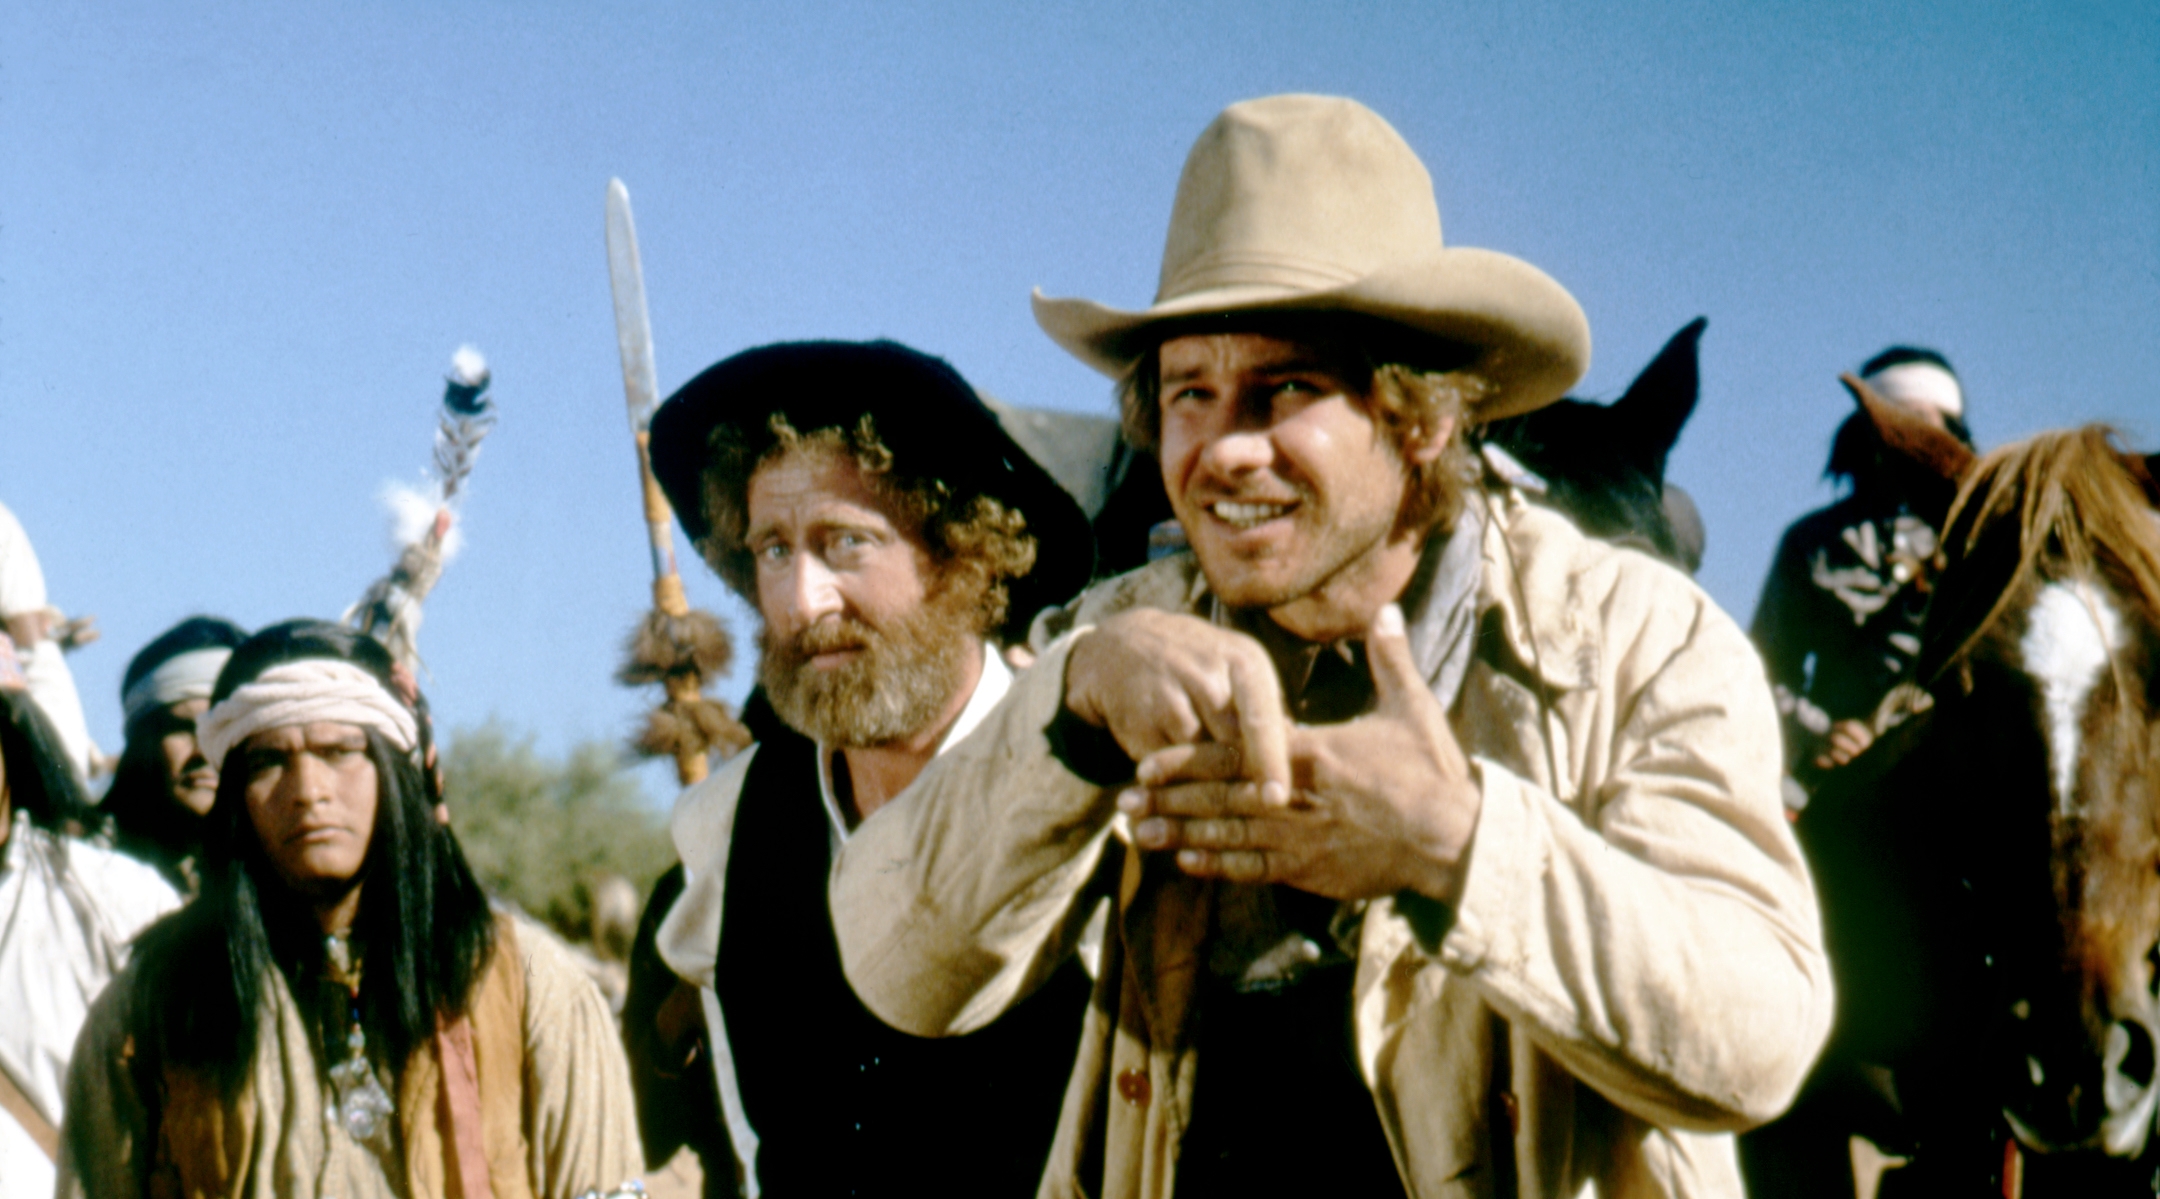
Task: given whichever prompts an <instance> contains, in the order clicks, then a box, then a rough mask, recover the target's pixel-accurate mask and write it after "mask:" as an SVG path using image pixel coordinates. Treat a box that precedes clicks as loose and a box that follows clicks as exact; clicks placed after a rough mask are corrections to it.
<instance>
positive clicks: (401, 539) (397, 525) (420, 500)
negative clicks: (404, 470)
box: [382, 483, 465, 563]
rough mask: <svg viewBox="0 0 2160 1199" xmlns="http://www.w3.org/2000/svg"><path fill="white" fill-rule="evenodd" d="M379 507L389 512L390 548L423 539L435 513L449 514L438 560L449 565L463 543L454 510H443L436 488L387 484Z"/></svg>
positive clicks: (432, 524)
mask: <svg viewBox="0 0 2160 1199" xmlns="http://www.w3.org/2000/svg"><path fill="white" fill-rule="evenodd" d="M382 505H383V507H384V508H386V509H388V510H389V512H390V537H391V540H392V542H393V543H394V545H393V548H395V549H398V550H403V549H404V548H405V547H406V546H409V545H418V544H420V543H421V542H422V541H425V540H427V536H428V533H429V531H430V530H432V529H433V528H434V527H435V514H436V513H438V512H442V511H449V512H450V514H451V521H450V531H449V534H448V535H447V536H445V537H444V538H443V545H442V560H443V561H444V562H446V563H447V562H449V561H450V560H451V559H452V558H455V557H457V552H458V550H459V549H460V548H462V547H463V546H464V544H465V529H464V527H463V525H462V524H460V523H459V522H458V520H457V513H456V511H455V510H454V509H445V508H444V507H443V503H442V499H441V496H440V495H439V494H437V492H436V489H435V488H433V487H429V488H426V489H422V488H418V487H414V486H412V485H410V484H407V483H388V484H385V485H384V486H383V489H382Z"/></svg>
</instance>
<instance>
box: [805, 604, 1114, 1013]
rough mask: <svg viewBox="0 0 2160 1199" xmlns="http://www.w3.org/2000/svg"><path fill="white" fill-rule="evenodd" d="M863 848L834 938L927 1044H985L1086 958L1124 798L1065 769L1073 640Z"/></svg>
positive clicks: (1057, 646)
mask: <svg viewBox="0 0 2160 1199" xmlns="http://www.w3.org/2000/svg"><path fill="white" fill-rule="evenodd" d="M1077 635H1085V633H1084V631H1082V632H1079V633H1075V634H1068V635H1067V636H1065V637H1062V638H1060V639H1059V640H1057V641H1056V642H1054V643H1052V644H1050V645H1049V646H1048V647H1046V648H1045V649H1044V650H1043V652H1042V656H1041V658H1040V659H1039V660H1038V661H1037V662H1036V663H1035V665H1033V666H1032V667H1030V668H1028V669H1027V670H1025V671H1022V672H1021V673H1020V674H1019V675H1018V676H1017V677H1016V678H1015V679H1014V680H1013V685H1012V690H1010V691H1009V692H1007V693H1006V695H1005V699H1004V701H1003V702H1001V703H1000V704H999V705H998V706H997V708H996V709H995V710H994V711H992V712H991V713H990V715H989V716H988V717H986V718H985V719H984V720H983V722H982V724H981V725H980V726H978V727H977V728H976V730H975V731H974V732H973V733H971V734H969V735H968V737H967V739H966V740H964V741H962V742H960V743H959V744H958V745H955V746H953V747H951V748H949V749H947V750H946V751H945V752H944V753H942V754H940V755H938V757H937V758H936V759H934V760H933V761H932V762H931V763H930V765H929V766H928V767H926V768H925V769H924V770H923V773H922V774H921V775H920V776H918V777H917V778H916V780H915V782H914V783H913V784H912V785H911V786H909V788H908V789H907V790H906V791H904V792H902V793H901V794H900V796H899V797H898V798H897V799H895V800H893V801H892V802H891V803H889V804H887V805H885V807H884V808H882V809H880V810H879V811H878V812H877V814H876V815H874V816H872V817H871V818H870V819H869V820H866V821H864V822H863V824H862V827H861V828H859V829H857V830H855V834H854V835H853V836H852V837H850V838H849V839H848V843H847V845H846V847H845V848H844V849H843V850H842V851H841V854H840V860H839V862H838V863H837V864H836V866H835V867H834V871H833V879H832V889H831V897H832V912H833V928H834V931H835V932H836V933H837V934H838V937H839V941H840V957H841V961H842V963H843V965H844V966H845V967H846V969H847V976H848V982H849V983H851V984H852V985H853V986H854V988H855V993H856V995H857V996H858V997H860V998H861V999H862V1001H863V1003H864V1005H865V1006H867V1007H868V1008H869V1009H870V1010H871V1011H873V1012H875V1013H877V1015H878V1017H879V1018H880V1019H882V1020H884V1021H885V1022H886V1023H888V1024H891V1025H892V1026H893V1027H895V1028H898V1029H901V1030H903V1031H906V1032H910V1033H914V1034H915V1035H917V1036H947V1035H954V1034H958V1033H965V1032H971V1031H973V1030H975V1029H977V1028H981V1027H982V1026H984V1025H986V1024H988V1023H990V1022H991V1021H992V1020H994V1019H996V1018H997V1016H998V1015H999V1014H1000V1013H1002V1012H1003V1011H1004V1010H1005V1009H1006V1008H1007V1007H1009V1006H1011V1005H1012V1004H1013V1003H1015V1002H1017V1001H1018V1000H1020V999H1021V998H1024V997H1025V996H1026V995H1027V994H1028V993H1029V992H1030V991H1032V990H1033V989H1034V987H1035V986H1037V985H1038V984H1039V983H1040V982H1041V981H1042V980H1043V979H1044V978H1046V977H1048V975H1049V973H1050V971H1052V970H1054V969H1055V968H1056V967H1057V965H1058V964H1059V963H1061V962H1062V961H1063V960H1064V959H1065V958H1066V957H1067V956H1069V955H1070V954H1071V953H1072V952H1073V951H1074V950H1075V949H1076V947H1077V946H1078V944H1079V938H1080V934H1081V931H1082V929H1083V927H1084V926H1085V923H1086V918H1087V916H1088V914H1089V913H1090V911H1091V910H1092V908H1093V906H1094V905H1093V903H1092V902H1088V901H1090V900H1092V899H1093V898H1095V896H1094V895H1093V893H1092V892H1091V891H1090V890H1089V884H1090V883H1091V882H1092V881H1093V880H1094V876H1095V874H1096V870H1097V866H1098V865H1099V864H1100V862H1101V860H1102V856H1103V849H1104V846H1105V845H1106V844H1107V843H1108V841H1109V838H1110V821H1111V817H1112V816H1113V815H1114V814H1115V808H1114V800H1115V797H1114V795H1113V793H1112V792H1111V791H1109V790H1107V789H1104V788H1099V787H1096V786H1094V785H1093V784H1091V783H1088V782H1087V781H1086V780H1084V779H1081V778H1079V777H1078V776H1076V775H1074V774H1073V773H1072V772H1071V771H1069V770H1067V769H1066V768H1065V767H1064V766H1063V765H1062V764H1061V763H1059V762H1058V761H1057V759H1056V758H1054V757H1053V756H1051V753H1050V746H1049V741H1048V739H1047V738H1046V737H1045V736H1044V729H1045V728H1046V727H1047V726H1048V725H1049V723H1050V720H1051V718H1052V717H1053V716H1055V715H1056V714H1057V712H1058V709H1059V708H1060V707H1061V706H1062V705H1063V703H1064V694H1065V661H1066V656H1067V654H1068V652H1069V651H1070V649H1071V646H1072V641H1073V637H1074V636H1077Z"/></svg>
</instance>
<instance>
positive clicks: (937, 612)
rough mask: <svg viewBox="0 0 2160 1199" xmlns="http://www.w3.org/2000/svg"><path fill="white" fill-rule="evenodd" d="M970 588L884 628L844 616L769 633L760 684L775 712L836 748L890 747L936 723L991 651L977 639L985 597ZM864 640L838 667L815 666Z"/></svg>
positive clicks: (946, 594) (764, 635)
mask: <svg viewBox="0 0 2160 1199" xmlns="http://www.w3.org/2000/svg"><path fill="white" fill-rule="evenodd" d="M967 590H968V589H966V588H951V589H947V590H944V591H941V592H940V593H938V594H936V595H933V596H931V597H930V598H929V599H927V600H925V601H924V602H923V604H922V606H921V607H919V608H917V609H915V610H914V611H912V612H909V613H908V614H907V615H906V616H904V617H901V618H900V619H898V620H896V621H894V622H892V623H891V624H889V625H887V626H885V627H883V628H876V627H873V626H871V625H868V624H865V623H863V622H862V621H858V620H854V619H850V618H848V617H842V618H841V619H840V621H839V622H838V623H837V624H829V625H816V626H812V627H811V628H808V629H805V630H803V632H801V633H800V634H797V635H796V636H795V637H794V638H793V639H792V640H789V641H784V642H783V641H781V640H780V639H779V638H776V637H774V636H773V633H772V630H771V629H770V628H766V629H764V630H762V631H761V632H760V633H759V635H758V644H759V648H760V649H761V651H762V652H761V653H760V654H759V660H758V681H759V682H760V683H762V684H763V685H764V687H765V696H766V698H767V699H768V700H770V701H771V702H772V706H773V711H774V712H776V713H778V714H779V716H780V719H781V720H783V721H786V722H787V724H788V726H789V727H790V728H793V729H794V730H795V731H797V732H799V733H802V734H803V735H804V736H807V737H811V738H813V739H815V740H817V741H819V742H821V743H823V744H825V745H828V746H832V747H834V748H846V749H861V748H869V747H872V746H879V745H888V744H891V743H892V742H895V741H899V740H902V739H903V738H907V737H912V736H914V735H915V734H917V733H920V732H922V731H923V730H925V729H927V728H929V727H930V725H931V723H932V722H933V721H935V720H936V719H937V718H938V717H939V716H940V715H942V714H943V713H944V711H945V706H946V704H947V703H948V702H949V701H950V700H951V699H952V697H953V693H954V692H956V691H958V690H959V689H960V683H961V680H962V679H964V678H965V677H966V674H967V668H968V665H969V663H970V660H971V659H972V658H973V657H974V656H975V655H977V654H980V653H981V652H982V651H981V649H980V648H979V647H978V646H977V645H975V644H974V638H975V636H976V634H977V629H976V627H975V626H976V624H977V622H978V614H979V612H980V602H979V597H977V596H974V595H969V594H965V592H966V591H967ZM858 647H859V648H860V649H861V650H862V652H861V653H859V654H858V655H856V657H855V659H854V660H853V661H851V662H848V663H846V664H845V665H843V666H840V667H838V668H836V669H833V670H820V669H818V668H817V667H815V666H812V665H811V664H810V659H811V658H813V657H815V656H816V655H818V654H820V653H827V652H831V651H833V650H839V649H849V648H858Z"/></svg>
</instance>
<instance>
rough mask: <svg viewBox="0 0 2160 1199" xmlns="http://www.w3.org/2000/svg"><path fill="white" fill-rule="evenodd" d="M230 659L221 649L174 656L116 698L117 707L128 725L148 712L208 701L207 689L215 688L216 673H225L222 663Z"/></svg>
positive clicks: (223, 647)
mask: <svg viewBox="0 0 2160 1199" xmlns="http://www.w3.org/2000/svg"><path fill="white" fill-rule="evenodd" d="M231 657H232V650H231V649H229V648H227V647H226V646H222V645H211V646H205V647H204V648H202V649H191V650H189V651H188V652H186V653H184V654H175V655H173V656H172V657H170V658H167V659H166V660H165V661H163V662H160V663H158V668H157V669H156V670H153V671H151V672H150V673H149V674H146V675H144V676H143V677H141V678H139V679H136V680H135V685H134V686H133V687H130V688H128V689H127V694H126V695H123V696H121V697H120V707H121V709H122V710H123V711H124V712H125V713H126V717H125V718H126V720H127V722H128V723H129V724H133V723H135V718H136V717H138V716H141V715H142V714H143V713H145V712H147V711H149V710H150V709H152V708H162V707H164V706H165V705H166V704H177V703H179V702H180V701H181V700H184V699H209V698H210V690H211V688H213V687H215V686H217V676H218V671H220V670H223V669H225V662H226V660H227V659H229V658H231Z"/></svg>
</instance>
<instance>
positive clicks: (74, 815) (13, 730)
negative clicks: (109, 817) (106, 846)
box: [0, 689, 100, 840]
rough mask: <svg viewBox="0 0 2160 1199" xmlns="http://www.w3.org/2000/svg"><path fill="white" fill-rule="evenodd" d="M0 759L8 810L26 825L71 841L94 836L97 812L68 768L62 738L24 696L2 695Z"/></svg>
mask: <svg viewBox="0 0 2160 1199" xmlns="http://www.w3.org/2000/svg"><path fill="white" fill-rule="evenodd" d="M0 759H5V761H6V766H5V769H6V771H7V791H8V804H9V806H10V807H11V808H12V809H14V811H17V812H22V813H25V814H26V815H28V816H29V817H30V823H32V824H34V825H37V826H38V827H39V828H42V829H45V830H46V831H48V832H54V833H63V834H67V835H70V836H80V835H82V834H83V833H87V832H95V831H97V830H98V828H99V825H100V818H99V816H98V812H97V809H96V808H94V807H91V806H90V797H89V795H88V794H86V793H85V792H84V791H83V785H82V782H81V780H79V779H77V778H76V777H75V768H74V767H73V766H71V765H69V763H68V754H67V748H66V747H65V746H63V745H62V744H61V742H60V734H59V733H57V732H55V731H54V730H53V726H52V721H50V720H48V719H46V716H45V710H44V709H43V708H40V707H38V705H37V701H36V700H34V699H31V698H30V695H29V693H28V692H25V691H10V690H5V689H0ZM11 818H12V817H11ZM4 839H5V835H4V834H0V840H4Z"/></svg>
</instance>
